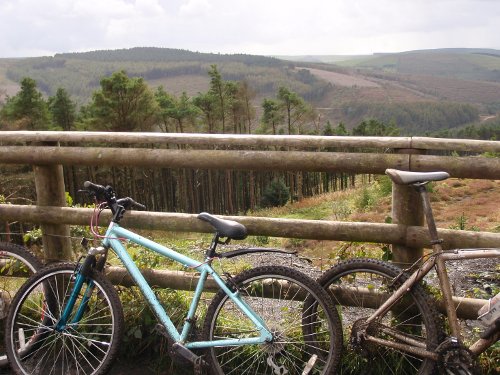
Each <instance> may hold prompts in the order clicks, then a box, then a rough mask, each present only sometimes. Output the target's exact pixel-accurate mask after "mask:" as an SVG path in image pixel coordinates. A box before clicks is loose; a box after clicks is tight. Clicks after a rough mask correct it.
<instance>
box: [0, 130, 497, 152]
mask: <svg viewBox="0 0 500 375" xmlns="http://www.w3.org/2000/svg"><path fill="white" fill-rule="evenodd" d="M1 135H2V137H1V139H0V141H1V142H2V143H26V142H42V141H53V142H62V143H66V142H67V143H85V142H89V143H95V142H98V143H103V142H105V143H108V144H112V143H120V144H141V143H142V144H151V143H154V144H192V145H226V146H227V145H235V146H248V147H257V146H290V147H300V148H323V147H333V148H346V147H347V148H357V147H363V148H365V147H366V148H390V149H396V148H399V149H409V148H415V149H422V150H448V151H470V152H479V153H483V152H487V151H489V152H500V141H483V140H471V139H450V138H430V137H355V136H347V137H343V136H313V135H250V134H202V133H153V132H140V133H139V132H113V133H109V132H81V131H80V132H63V131H3V132H2V133H1ZM111 135H112V136H111Z"/></svg>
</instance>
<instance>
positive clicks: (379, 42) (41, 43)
mask: <svg viewBox="0 0 500 375" xmlns="http://www.w3.org/2000/svg"><path fill="white" fill-rule="evenodd" d="M499 24H500V2H498V1H496V0H490V1H488V0H420V1H413V0H379V1H376V2H375V1H373V0H328V1H327V0H308V1H298V0H287V1H285V0H273V1H269V0H253V1H249V0H238V1H234V0H233V1H231V0H105V1H102V0H73V1H68V0H2V1H1V2H0V57H7V56H13V57H15V56H34V55H40V54H54V53H56V52H69V51H85V50H93V49H115V48H129V47H134V46H159V47H172V48H183V49H190V50H196V51H202V52H231V53H232V52H237V53H253V54H341V53H346V54H347V53H370V52H378V51H404V50H412V49H420V48H438V47H490V48H500V40H499V39H498V36H497V34H498V25H499Z"/></svg>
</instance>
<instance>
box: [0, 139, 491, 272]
mask: <svg viewBox="0 0 500 375" xmlns="http://www.w3.org/2000/svg"><path fill="white" fill-rule="evenodd" d="M102 144H106V147H103V146H101V145H102ZM113 144H128V145H133V147H128V148H120V147H113V146H112V145H113ZM170 144H175V145H179V144H182V145H186V147H184V148H183V149H168V148H165V147H163V148H162V146H164V145H170ZM75 145H78V146H75ZM96 145H99V146H96ZM189 146H195V148H194V147H192V148H190V147H189ZM217 147H219V148H220V149H214V148H217ZM230 148H238V149H236V150H235V149H230ZM485 152H488V153H491V154H495V153H500V142H499V141H475V140H457V139H437V138H426V137H328V136H265V135H213V134H211V135H207V134H165V133H101V132H46V131H44V132H29V131H19V132H11V131H5V132H0V164H30V165H32V166H33V169H34V172H35V186H36V190H37V205H36V206H28V205H8V204H0V217H1V218H2V221H5V220H11V221H22V222H32V223H41V224H42V231H43V233H44V236H43V244H44V248H45V249H46V251H47V253H46V255H47V257H48V258H55V259H60V258H67V257H69V254H70V253H71V252H70V244H69V239H68V234H69V225H70V224H71V225H87V223H88V218H89V215H90V210H89V209H82V208H68V207H65V195H64V191H65V187H64V179H63V173H62V169H63V166H68V165H89V166H135V167H148V168H154V167H158V168H200V169H233V170H281V171H316V172H349V173H359V174H362V173H369V174H383V173H384V171H385V169H386V168H396V169H402V170H409V171H435V170H444V171H447V172H448V173H450V175H451V176H452V177H459V178H475V179H500V158H498V157H483V156H480V154H482V153H485ZM459 154H460V155H459ZM392 199H393V206H392V218H393V224H382V223H352V222H338V221H312V220H290V219H273V218H258V217H246V216H238V217H230V218H231V219H233V220H236V221H239V222H241V223H243V224H245V225H246V226H247V227H248V231H249V234H250V235H266V236H273V237H290V238H304V239H323V240H340V241H360V242H378V243H389V244H392V245H393V253H394V257H395V261H396V262H399V263H409V262H413V261H414V260H416V259H418V258H419V257H420V256H421V254H422V248H423V247H428V243H429V240H428V236H427V232H426V229H425V228H423V227H422V224H423V221H424V218H423V214H422V210H421V208H420V202H419V197H418V196H417V195H416V193H415V192H414V191H413V189H411V188H408V187H406V186H399V185H393V197H392ZM104 216H105V215H104ZM105 217H106V216H105ZM124 225H126V226H130V227H136V228H148V229H163V230H169V231H189V232H209V231H210V227H209V226H208V225H207V224H206V223H204V222H201V221H199V220H197V219H196V215H189V214H174V213H159V212H132V213H130V214H129V215H128V216H127V217H126V219H125V220H124ZM439 234H440V236H441V237H442V238H443V239H444V240H445V247H446V248H455V247H462V248H463V247H499V244H500V234H499V233H485V232H468V231H455V230H446V229H440V230H439Z"/></svg>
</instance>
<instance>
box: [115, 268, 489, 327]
mask: <svg viewBox="0 0 500 375" xmlns="http://www.w3.org/2000/svg"><path fill="white" fill-rule="evenodd" d="M141 273H142V275H143V276H144V278H145V279H146V280H147V282H148V283H149V285H151V286H153V287H159V288H170V289H175V290H189V291H194V290H195V288H196V284H197V283H198V281H199V279H200V275H199V274H198V273H194V272H185V271H170V270H156V269H142V270H141ZM106 275H107V277H108V278H109V280H110V281H111V282H112V283H113V284H115V285H121V286H125V287H130V286H133V285H135V284H134V281H133V279H132V277H131V276H130V274H129V273H128V272H127V270H126V269H125V268H123V267H116V266H113V267H107V268H106ZM218 290H219V287H218V285H217V283H216V282H215V281H214V280H213V279H211V278H208V279H207V282H206V284H205V289H204V291H205V292H210V293H215V292H217V291H218ZM275 293H276V291H275V290H274V291H271V293H269V298H273V296H275ZM332 293H333V294H334V295H335V300H336V301H339V302H340V303H342V304H343V305H346V306H351V305H352V306H355V303H356V302H355V301H360V300H362V301H363V304H364V305H365V306H366V307H372V308H376V307H378V306H380V304H381V303H382V302H383V301H385V299H387V297H388V296H387V294H383V293H378V292H375V291H373V290H369V289H367V288H361V287H342V288H339V287H337V288H334V289H333V290H332ZM292 294H293V293H292ZM353 301H354V303H353ZM453 301H454V302H455V305H456V306H457V315H458V316H459V317H460V318H461V319H477V312H478V311H479V309H480V308H481V307H483V305H484V304H485V303H486V300H482V299H477V298H461V297H453ZM437 307H438V310H439V311H440V312H442V313H445V308H444V304H443V303H442V301H438V302H437Z"/></svg>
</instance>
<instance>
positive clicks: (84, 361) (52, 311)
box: [5, 264, 123, 375]
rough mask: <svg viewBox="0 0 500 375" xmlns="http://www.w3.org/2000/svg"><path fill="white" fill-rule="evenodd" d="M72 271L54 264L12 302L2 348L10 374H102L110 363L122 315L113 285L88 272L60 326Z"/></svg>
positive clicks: (67, 265)
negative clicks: (8, 364) (3, 347)
mask: <svg viewBox="0 0 500 375" xmlns="http://www.w3.org/2000/svg"><path fill="white" fill-rule="evenodd" d="M74 270H75V265H73V264H56V265H54V266H49V267H47V268H45V269H44V270H42V271H40V272H39V273H37V274H36V275H34V276H33V277H31V278H30V279H29V280H28V281H27V282H26V283H25V284H24V286H23V287H22V288H21V289H20V290H19V292H18V294H17V295H16V297H15V298H14V300H13V302H12V308H11V309H10V311H9V315H8V317H7V325H6V335H5V336H6V337H5V345H6V348H7V356H8V358H9V361H10V365H11V367H12V369H13V370H14V372H15V373H16V374H44V375H45V374H102V373H105V372H106V371H107V370H108V369H109V367H110V366H111V364H112V361H113V360H114V358H115V357H116V354H117V350H118V345H119V342H120V340H121V336H122V332H123V328H122V327H123V311H122V307H121V304H120V300H119V298H118V294H117V292H116V290H115V289H114V287H113V285H111V283H110V282H109V281H108V280H106V279H105V278H104V277H103V275H101V274H100V273H98V272H92V274H91V276H90V277H89V278H88V280H87V281H86V283H84V285H83V287H82V288H81V291H80V293H79V294H78V295H77V296H76V303H75V305H74V306H75V307H74V309H73V310H72V311H71V313H70V314H69V318H68V319H67V321H66V323H65V324H62V323H61V320H60V318H61V315H62V312H63V311H64V309H65V306H66V303H67V302H68V299H69V298H70V295H71V293H72V291H73V287H74V285H75V274H74Z"/></svg>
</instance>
